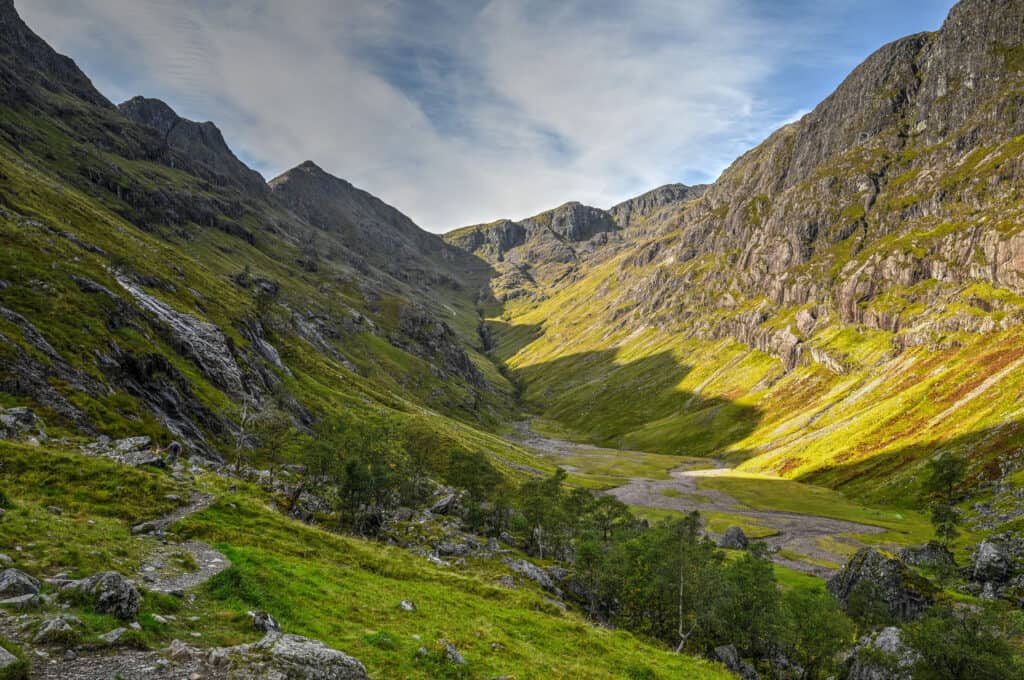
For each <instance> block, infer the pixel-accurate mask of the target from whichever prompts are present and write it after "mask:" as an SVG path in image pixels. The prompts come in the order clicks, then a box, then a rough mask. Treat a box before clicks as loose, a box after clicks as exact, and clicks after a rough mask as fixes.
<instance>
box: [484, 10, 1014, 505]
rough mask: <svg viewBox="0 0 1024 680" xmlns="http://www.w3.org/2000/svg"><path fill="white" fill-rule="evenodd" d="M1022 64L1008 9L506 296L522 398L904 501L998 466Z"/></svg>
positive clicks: (1010, 404) (569, 419)
mask: <svg viewBox="0 0 1024 680" xmlns="http://www.w3.org/2000/svg"><path fill="white" fill-rule="evenodd" d="M1022 55H1024V5H1022V4H1021V3H1019V2H1011V1H1009V0H965V1H964V2H961V3H960V4H959V5H957V6H956V7H955V8H953V10H952V11H951V13H950V15H949V18H948V19H947V21H946V22H945V24H944V25H943V27H942V29H941V30H940V31H937V32H935V33H922V34H918V35H915V36H910V37H908V38H905V39H903V40H899V41H896V42H894V43H892V44H890V45H886V46H885V47H883V48H881V49H880V50H879V51H878V52H876V53H875V54H873V55H871V56H870V57H869V58H868V59H867V60H866V61H865V62H864V63H863V64H862V65H860V66H859V67H857V68H856V69H855V70H854V71H853V72H852V73H851V74H850V76H849V77H848V78H847V79H846V80H845V81H844V82H843V84H842V85H841V86H840V87H839V88H838V89H837V90H836V92H835V93H834V94H833V95H831V96H830V97H828V98H827V99H826V100H825V101H823V102H822V103H821V104H820V105H819V106H817V107H816V108H815V109H814V110H813V111H812V112H811V113H809V114H808V115H807V116H805V117H804V118H803V119H802V120H800V121H798V122H796V123H793V124H791V125H788V126H786V127H784V128H782V129H780V130H779V131H777V132H776V133H775V134H773V135H772V136H771V137H769V138H768V139H767V140H766V141H765V142H764V143H763V144H761V145H760V146H758V147H757V148H755V149H753V150H751V151H750V152H748V153H747V154H745V155H744V156H742V157H741V158H740V159H738V160H737V161H736V162H735V163H734V164H733V165H732V166H731V167H730V168H729V169H728V170H727V171H726V172H725V173H723V175H722V177H721V178H720V179H719V180H718V181H717V182H716V183H715V184H714V185H712V186H711V187H709V188H708V189H707V190H706V192H705V193H704V194H703V195H702V196H701V197H700V198H699V199H697V200H696V201H693V202H691V203H689V204H686V205H684V206H683V207H682V208H681V209H679V210H677V211H676V214H675V215H674V216H673V217H672V218H670V219H669V220H667V221H666V222H665V226H664V228H663V229H660V230H658V231H655V232H653V233H646V234H642V235H640V237H639V238H637V239H635V240H634V241H633V242H632V243H630V244H628V245H627V247H625V248H622V249H620V250H619V251H618V252H617V253H616V254H615V256H614V257H612V258H609V259H606V260H603V261H599V262H598V263H597V264H596V265H593V266H591V267H590V268H589V269H587V274H586V275H585V276H582V277H577V278H574V279H571V280H567V285H556V286H553V287H552V286H549V287H548V288H547V289H546V291H545V294H546V295H549V296H550V299H548V300H546V301H544V302H542V303H541V304H540V305H536V304H529V303H527V302H525V301H521V300H517V301H515V302H514V303H512V304H510V306H509V308H508V309H506V310H505V312H504V316H503V320H502V321H501V322H500V323H499V322H497V321H495V322H494V323H493V324H492V329H491V335H492V337H493V338H494V339H495V342H496V343H497V344H498V346H499V351H500V353H501V354H502V356H504V357H505V358H506V359H507V360H508V362H509V364H510V366H511V367H513V368H514V369H516V372H517V373H518V375H519V376H520V377H521V378H524V379H526V381H527V386H528V387H527V392H526V394H527V396H528V397H529V398H531V399H532V400H534V401H535V403H537V404H538V406H539V407H541V408H544V409H546V410H547V413H548V415H549V416H552V417H556V418H558V419H560V420H562V421H563V422H565V423H567V424H570V425H572V426H574V427H576V428H578V429H580V430H582V431H583V432H585V433H590V434H591V435H593V436H595V437H597V438H598V439H599V440H600V441H610V442H615V443H618V444H622V445H625V446H630V447H637V448H644V447H648V448H651V447H653V448H657V449H659V450H666V451H681V452H691V451H697V452H712V451H716V450H726V451H729V452H731V455H732V456H734V457H735V458H736V459H737V460H748V462H747V463H746V466H747V467H749V468H751V469H768V470H773V471H776V472H780V473H783V474H786V475H790V476H807V475H811V476H813V477H814V478H815V479H819V480H823V481H827V482H829V483H833V484H845V485H847V488H850V489H851V490H856V491H859V492H862V493H865V494H874V495H878V496H884V497H887V498H890V499H894V498H895V499H902V500H907V499H910V498H912V497H913V493H912V487H913V484H914V480H915V478H916V476H917V473H918V471H919V469H920V468H919V466H920V463H921V461H922V459H923V458H926V457H928V456H931V455H933V454H934V452H935V451H938V450H957V451H962V452H966V453H969V454H970V455H971V456H972V458H973V460H974V465H973V466H972V474H973V475H974V476H975V477H974V479H975V480H977V479H983V478H985V477H986V475H991V474H993V472H992V471H993V470H994V469H997V467H998V464H997V460H998V459H999V458H1000V457H1002V456H1005V455H1008V454H1009V452H1011V451H1013V450H1015V448H1016V447H1017V446H1018V445H1019V444H1020V443H1024V431H1022V426H1021V421H1022V419H1024V409H1022V405H1021V402H1020V400H1019V397H1020V395H1021V394H1022V393H1024V379H1022V378H1021V377H1020V376H1021V375H1022V374H1021V372H1020V371H1019V370H1017V369H1018V368H1019V367H1020V365H1021V363H1020V362H1021V361H1024V355H1022V352H1024V349H1022V348H1021V345H1020V342H1019V337H1020V328H1021V322H1022V320H1024V297H1022V295H1024V278H1022V275H1024V257H1022V253H1024V233H1022V227H1024V219H1022V214H1021V211H1022V205H1024V204H1022V202H1021V198H1022V193H1021V191H1022V183H1021V182H1022V179H1021V178H1022V176H1024V166H1022V161H1021V150H1022V148H1024V136H1022V135H1024V58H1022ZM520 329H531V331H530V332H529V333H525V332H524V331H523V330H520ZM524 338H527V339H528V341H524ZM655 357H658V358H659V359H658V361H653V359H654V358H655ZM554 366H557V367H559V368H560V369H561V370H554V369H553V367H554ZM641 366H646V367H647V368H645V369H643V370H641V368H640V367H641ZM655 367H659V368H655ZM648 369H649V370H648ZM638 391H639V394H642V395H644V398H643V399H638V398H637V394H638ZM908 485H909V486H910V487H911V490H908V488H907V486H908Z"/></svg>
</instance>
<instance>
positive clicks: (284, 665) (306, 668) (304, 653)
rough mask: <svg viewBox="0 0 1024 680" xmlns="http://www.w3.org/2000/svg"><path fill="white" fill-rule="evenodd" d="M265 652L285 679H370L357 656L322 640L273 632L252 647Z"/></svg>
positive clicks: (271, 675)
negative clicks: (339, 649) (355, 657)
mask: <svg viewBox="0 0 1024 680" xmlns="http://www.w3.org/2000/svg"><path fill="white" fill-rule="evenodd" d="M252 649H253V651H256V652H259V653H261V654H263V655H265V657H266V660H267V665H268V666H269V669H268V671H269V672H268V673H267V677H268V678H272V677H274V675H273V674H272V673H273V672H277V673H279V674H281V675H278V676H277V677H282V678H289V679H291V678H296V679H300V678H301V680H368V678H369V676H368V675H367V674H366V668H364V667H363V664H361V663H360V662H359V661H358V660H357V659H354V658H352V657H351V656H349V655H348V654H345V653H344V652H340V651H338V650H337V649H332V648H331V647H328V646H327V645H325V644H324V643H322V642H319V641H317V640H310V639H309V638H304V637H302V636H300V635H289V634H284V635H281V634H270V635H267V636H266V637H264V638H263V639H262V640H260V641H259V642H257V643H256V644H254V645H253V646H252Z"/></svg>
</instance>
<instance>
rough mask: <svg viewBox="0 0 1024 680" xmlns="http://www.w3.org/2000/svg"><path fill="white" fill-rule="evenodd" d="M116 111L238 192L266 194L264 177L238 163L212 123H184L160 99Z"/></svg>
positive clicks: (142, 100)
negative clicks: (162, 139) (232, 184)
mask: <svg viewBox="0 0 1024 680" xmlns="http://www.w3.org/2000/svg"><path fill="white" fill-rule="evenodd" d="M117 110H118V111H120V112H121V113H122V114H124V116H125V117H126V118H128V119H130V120H133V121H135V122H136V123H139V124H140V125H145V126H148V127H151V128H153V129H155V130H157V131H158V132H159V133H160V134H161V135H163V138H164V141H165V142H166V143H167V145H168V146H169V147H171V148H172V149H175V150H176V151H179V152H181V153H182V154H184V155H185V156H187V157H188V158H190V159H192V160H194V161H196V162H199V163H203V164H205V165H206V166H207V167H208V168H209V169H210V170H212V171H214V172H217V173H219V174H221V175H223V176H224V179H225V181H226V182H235V183H236V184H237V185H238V186H239V187H240V188H241V189H243V190H245V191H249V192H254V193H256V194H259V193H260V192H262V191H266V183H265V182H264V180H263V177H262V176H261V175H260V174H259V173H258V172H256V171H255V170H251V169H250V168H248V167H247V166H246V165H245V164H244V163H242V161H240V160H238V158H237V157H236V156H235V154H234V153H233V152H232V151H231V149H229V148H228V145H227V142H225V141H224V136H223V135H222V134H221V132H220V130H218V129H217V126H216V125H214V124H213V123H209V122H207V123H196V122H194V121H191V120H186V119H184V118H181V117H180V116H178V114H176V113H175V112H174V110H173V109H171V107H170V106H168V105H167V104H165V103H164V102H162V101H160V100H159V99H147V98H145V97H134V98H132V99H129V100H128V101H126V102H123V103H121V104H119V105H118V107H117Z"/></svg>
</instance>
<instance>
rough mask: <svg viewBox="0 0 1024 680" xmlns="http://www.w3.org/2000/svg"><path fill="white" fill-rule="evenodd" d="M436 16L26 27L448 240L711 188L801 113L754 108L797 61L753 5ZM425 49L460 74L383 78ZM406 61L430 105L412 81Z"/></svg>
mask: <svg viewBox="0 0 1024 680" xmlns="http://www.w3.org/2000/svg"><path fill="white" fill-rule="evenodd" d="M425 6H426V5H425V3H421V4H420V5H419V6H418V7H417V8H415V9H417V10H418V12H419V13H418V14H417V13H416V12H413V14H414V15H415V16H416V17H418V19H417V20H410V16H409V15H410V6H409V5H407V4H403V3H400V2H397V1H395V0H388V1H382V2H374V1H373V0H366V1H365V2H345V3H337V2H331V1H330V0H290V1H289V0H262V1H260V2H248V1H243V0H221V1H220V2H217V3H209V2H199V0H137V1H136V2H132V3H125V2H122V1H120V0H79V1H78V2H76V3H75V5H74V7H73V8H68V7H67V6H66V3H64V2H63V0H32V3H31V6H27V7H25V8H22V11H23V14H24V15H25V17H26V20H27V21H28V22H29V23H30V25H32V26H34V27H35V28H37V30H39V32H40V33H41V34H42V35H43V36H44V37H45V38H47V39H48V40H50V41H51V42H52V43H53V44H54V45H55V47H57V48H58V49H60V50H61V51H64V52H66V53H69V54H71V55H72V56H73V57H76V58H80V59H82V62H81V63H83V65H84V66H85V67H86V68H87V69H88V70H91V71H92V72H91V73H90V75H91V76H93V77H94V78H95V80H96V82H97V85H98V86H99V87H100V88H101V89H102V90H103V91H104V92H105V93H107V94H108V95H109V96H111V97H112V98H117V99H120V98H126V97H127V96H130V95H132V94H136V93H141V94H145V95H147V96H157V97H160V98H163V99H165V100H167V101H168V103H170V104H171V105H172V106H174V107H175V108H176V109H178V111H179V113H181V114H182V115H186V116H189V117H194V118H199V119H213V120H215V121H216V122H217V123H218V125H219V126H220V127H221V128H222V129H223V130H224V132H225V136H226V137H227V139H228V141H229V143H231V144H232V146H233V147H234V148H235V149H236V151H238V152H240V155H242V156H243V157H245V158H248V159H252V160H253V161H254V162H255V163H256V164H257V165H258V167H259V169H261V170H263V171H264V172H265V173H267V174H274V173H276V172H278V171H282V170H284V169H287V168H288V167H291V166H293V165H295V164H297V163H299V162H301V161H303V160H305V159H307V158H309V159H313V160H315V161H316V162H317V163H318V164H320V165H321V166H323V167H324V168H325V169H327V170H328V171H330V172H333V173H334V174H337V175H339V176H342V177H345V178H346V179H349V180H350V181H352V182H353V183H355V184H357V185H358V186H361V187H363V188H365V189H367V190H369V191H371V192H373V193H375V194H377V195H378V196H380V197H381V198H382V199H384V200H386V201H388V202H390V203H392V204H394V205H396V206H397V207H399V208H400V209H402V210H404V211H405V212H407V213H408V214H409V215H410V216H411V217H412V218H413V219H414V220H416V221H417V222H418V223H419V224H421V225H422V226H424V227H425V228H428V229H431V230H434V231H444V230H447V229H451V228H454V227H457V226H461V225H463V224H467V223H471V222H478V221H488V220H491V219H494V218H497V217H501V216H511V217H523V216H527V215H530V214H533V213H536V212H539V211H541V210H544V209H546V208H549V207H551V206H553V205H557V204H559V203H562V202H564V201H566V200H581V201H584V202H587V203H592V204H595V205H600V206H608V205H610V204H612V203H614V202H616V201H618V200H621V199H623V198H626V197H628V196H629V195H631V194H634V193H638V192H640V191H643V190H646V189H648V188H651V187H653V186H656V185H658V184H662V183H665V182H669V181H677V180H680V179H685V178H689V177H692V178H694V179H696V178H699V177H702V176H703V177H704V178H711V177H713V176H714V175H716V174H717V173H718V172H719V171H720V170H721V169H722V168H724V167H725V166H726V165H727V164H728V163H729V162H731V161H732V160H733V158H734V157H735V156H736V155H738V154H739V153H740V152H742V151H743V150H745V148H747V147H748V146H749V145H750V144H751V143H754V142H756V141H759V139H760V138H761V137H763V136H764V135H765V134H767V133H768V132H769V131H770V130H771V128H772V127H774V125H775V121H777V120H781V119H784V118H786V117H788V116H789V115H790V114H791V112H789V111H772V110H770V109H769V108H768V104H767V103H766V101H764V100H763V99H761V98H759V97H758V95H757V93H758V91H759V85H761V84H762V83H763V82H764V81H765V79H767V78H769V77H770V76H771V75H772V74H773V72H774V71H775V70H776V69H777V68H778V66H779V61H780V59H781V56H782V52H783V48H782V47H781V46H780V45H779V41H776V40H772V39H771V36H772V31H774V30H776V28H777V26H775V25H773V24H772V23H771V22H767V21H765V20H755V19H752V18H750V17H751V16H752V14H751V12H749V11H747V9H748V8H747V7H746V2H745V1H744V0H694V1H691V2H687V3H679V2H671V1H668V0H649V1H643V2H634V3H629V4H628V5H627V8H628V11H626V10H622V9H621V8H619V9H615V8H609V7H604V9H603V10H601V11H598V5H597V4H596V3H593V2H583V1H580V0H576V1H571V2H562V3H546V2H545V3H527V2H515V1H513V0H493V1H492V2H489V3H483V2H481V3H480V5H479V7H478V8H473V9H471V10H470V9H466V8H467V3H453V4H438V5H437V7H435V8H434V11H435V12H444V13H445V16H444V20H430V21H429V23H428V25H426V26H424V25H423V24H422V19H423V12H424V11H425V10H424V9H423V8H424V7H425ZM435 18H436V15H435ZM428 19H430V17H428ZM427 48H430V49H434V50H437V51H438V53H439V54H441V55H442V56H443V58H444V59H445V60H450V61H451V62H452V63H453V64H455V65H456V66H457V68H454V69H452V68H447V69H446V68H442V67H439V66H438V64H435V63H433V62H432V61H430V60H429V59H428V58H426V57H422V56H421V57H413V58H411V60H409V59H407V60H405V61H399V62H397V63H398V66H397V67H396V66H395V65H390V66H389V65H382V64H381V63H379V57H380V56H381V55H382V54H383V55H389V54H391V53H393V54H395V55H400V54H404V52H403V50H408V51H411V52H412V53H414V54H420V52H421V51H422V52H423V54H429V52H427V51H426V50H427ZM368 49H369V50H371V51H370V52H369V53H368V52H367V50H368ZM374 50H375V51H374ZM368 54H369V55H370V56H368ZM372 55H376V57H374V56H372ZM375 59H377V60H376V61H375ZM410 64H411V65H412V66H414V67H417V68H418V67H422V71H417V73H416V74H415V75H416V82H415V87H418V88H421V89H422V90H423V92H420V93H416V92H412V91H410V89H409V87H406V86H404V85H398V84H396V83H402V82H403V78H405V77H407V76H409V77H411V76H412V75H414V74H411V73H406V72H405V69H406V68H407V67H408V66H409V65H410ZM90 66H91V67H93V68H91V69H90ZM442 66H443V64H442ZM396 68H397V69H398V70H399V71H400V72H395V71H396ZM130 87H140V88H141V87H144V88H146V90H145V91H142V92H134V91H129V90H128V88H130ZM425 100H426V104H425ZM435 105H436V106H437V107H439V109H440V110H441V113H440V114H438V113H437V112H432V111H430V110H428V109H429V107H430V106H435ZM439 116H440V117H441V118H445V117H451V118H452V119H451V120H450V121H448V123H450V124H445V122H446V121H445V120H440V121H439V118H438V117H439Z"/></svg>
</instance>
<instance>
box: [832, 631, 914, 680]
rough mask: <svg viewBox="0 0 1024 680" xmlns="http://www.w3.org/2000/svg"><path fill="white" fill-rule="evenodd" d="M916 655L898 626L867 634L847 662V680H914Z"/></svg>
mask: <svg viewBox="0 0 1024 680" xmlns="http://www.w3.org/2000/svg"><path fill="white" fill-rule="evenodd" d="M916 661H917V655H916V653H915V652H914V650H912V649H910V647H908V646H907V645H906V644H904V642H903V637H902V635H901V634H900V629H899V628H891V627H890V628H883V629H882V630H880V631H878V632H877V633H874V634H872V635H865V636H864V637H862V638H861V639H860V642H858V643H857V647H856V648H855V649H854V650H853V653H852V654H851V655H850V658H849V659H848V661H847V669H848V670H847V674H846V680H912V679H913V667H914V664H915V662H916Z"/></svg>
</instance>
